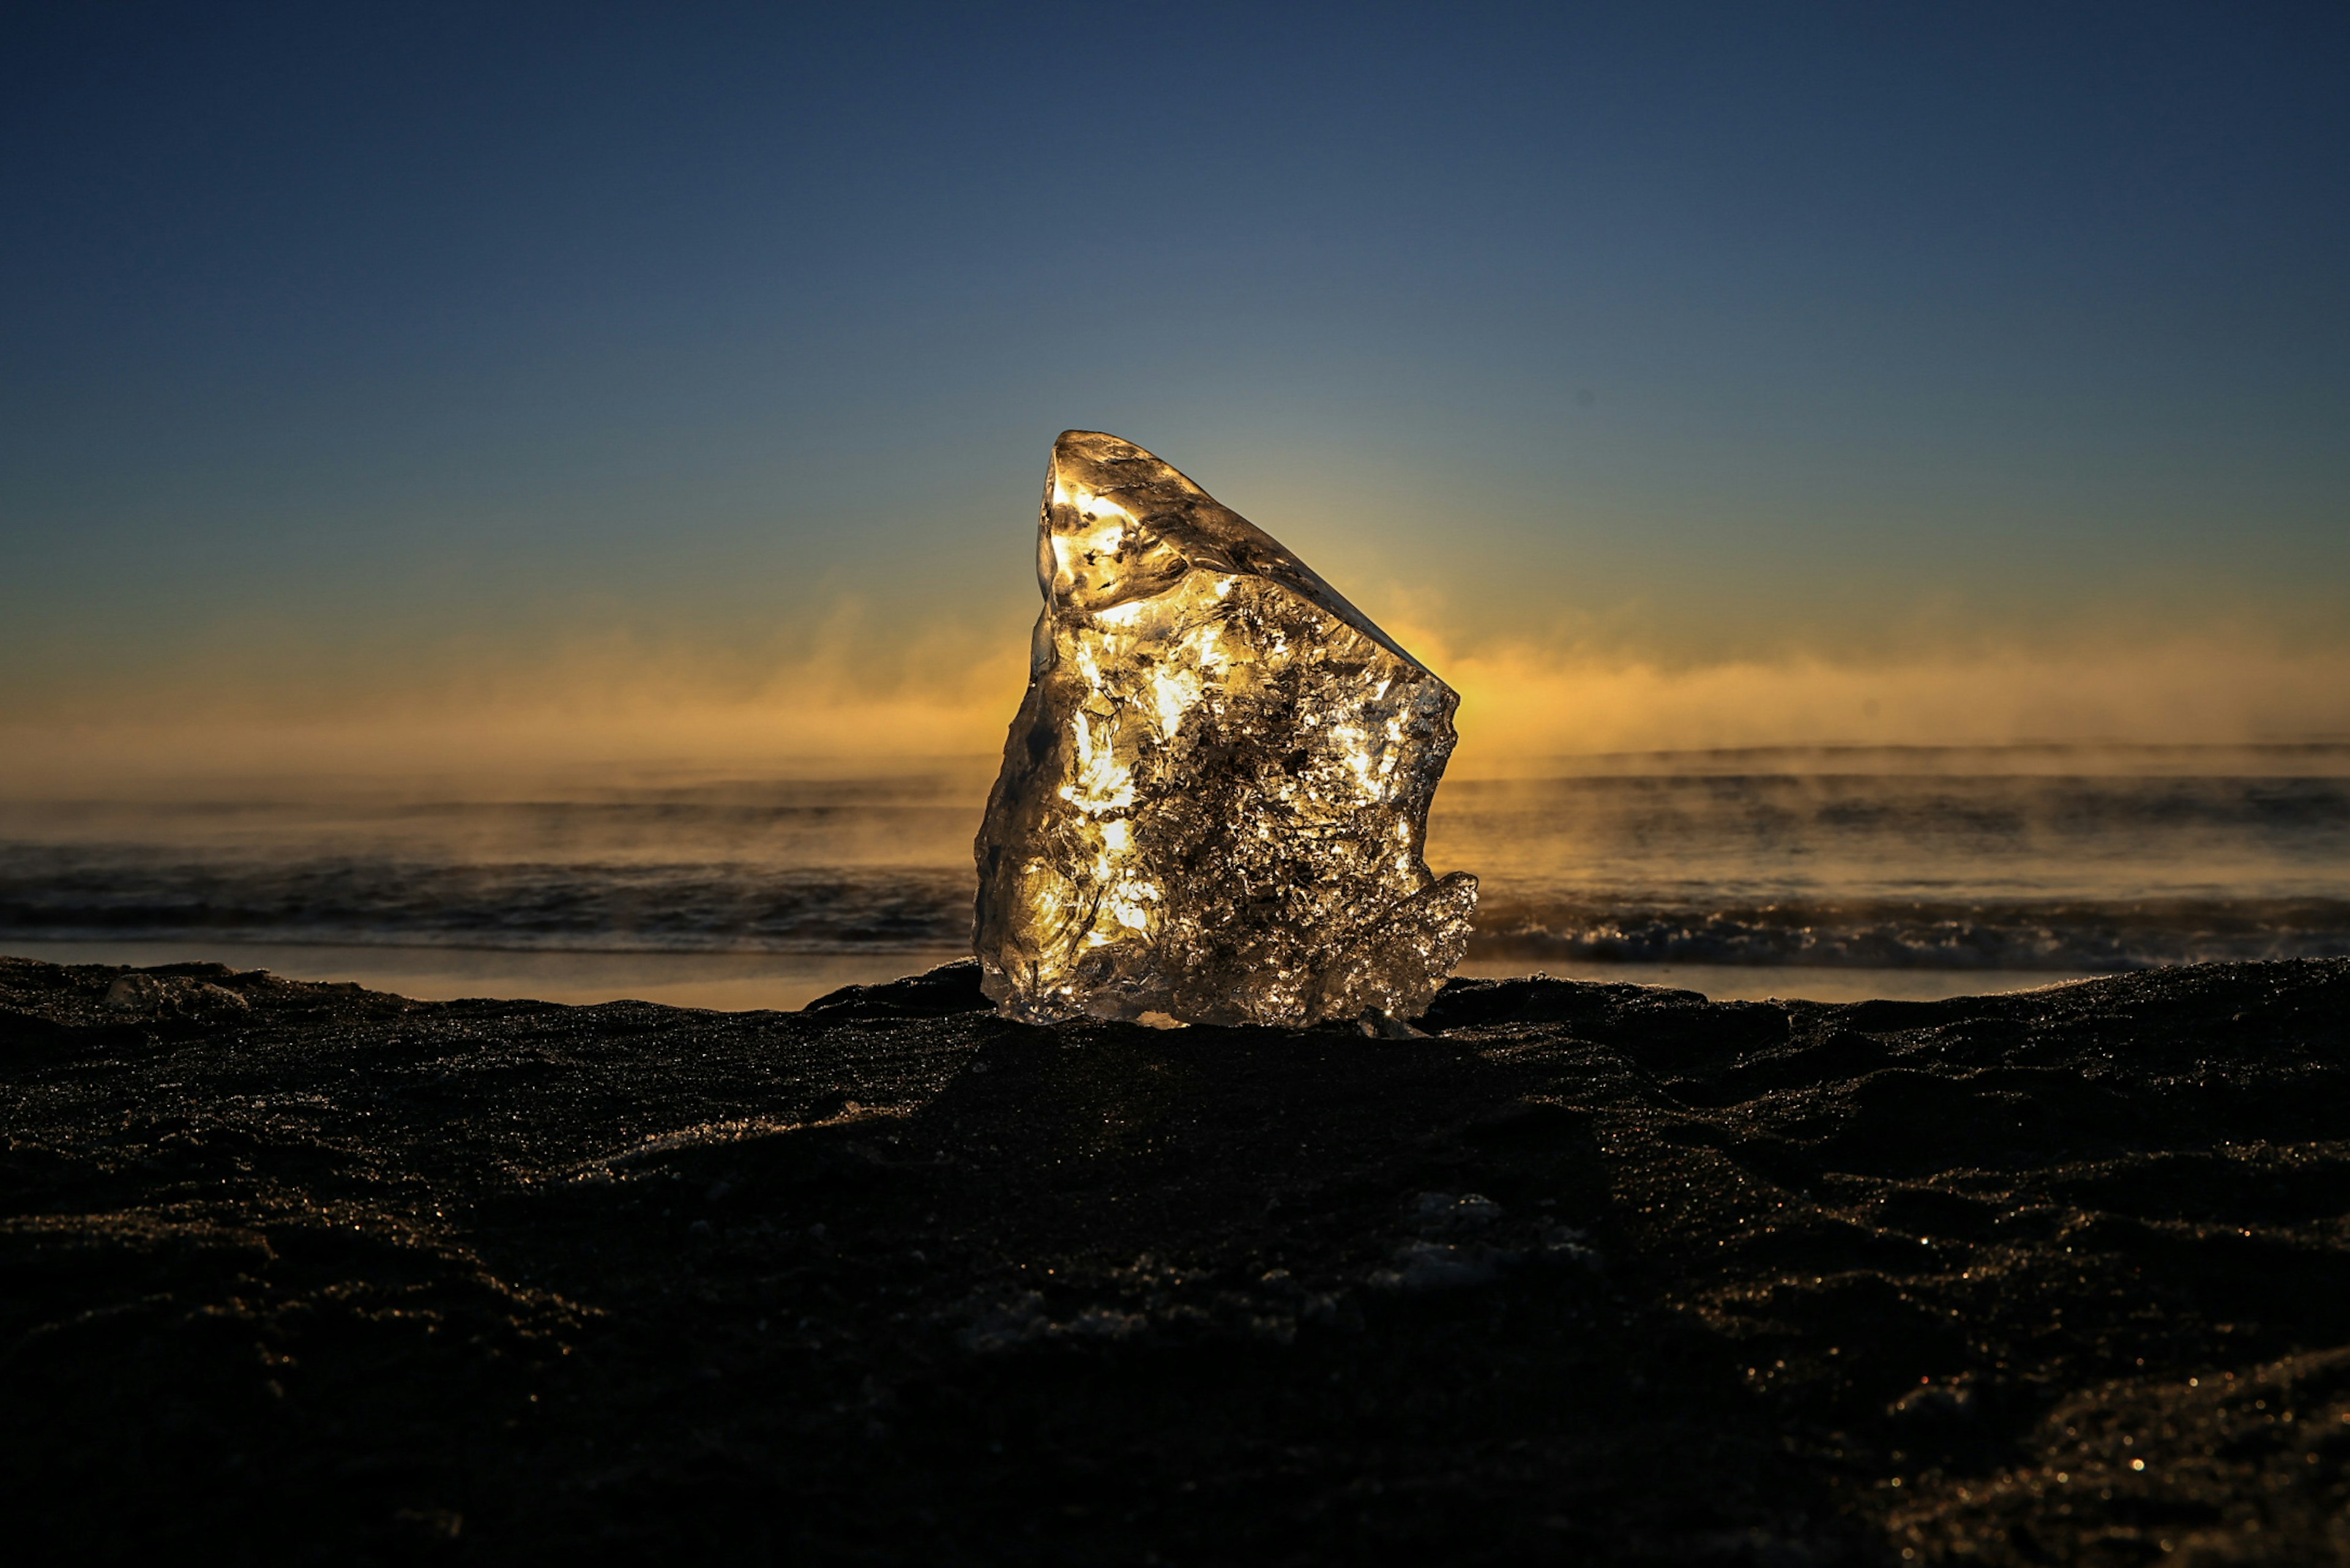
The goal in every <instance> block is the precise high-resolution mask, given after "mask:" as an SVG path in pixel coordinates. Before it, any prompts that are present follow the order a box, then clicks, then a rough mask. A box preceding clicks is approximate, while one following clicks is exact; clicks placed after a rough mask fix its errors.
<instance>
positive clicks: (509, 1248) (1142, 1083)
mask: <svg viewBox="0 0 2350 1568" xmlns="http://www.w3.org/2000/svg"><path fill="white" fill-rule="evenodd" d="M124 973H125V971H119V970H113V969H105V968H97V967H83V968H61V967H57V966H53V965H47V964H40V963H35V962H30V961H0V1074H4V1075H5V1096H6V1102H5V1103H6V1105H7V1123H6V1130H7V1138H8V1142H7V1151H6V1155H5V1166H0V1173H5V1176H4V1177H0V1196H5V1204H6V1211H5V1219H0V1238H4V1239H5V1251H0V1260H5V1262H0V1268H5V1276H0V1277H5V1286H4V1287H0V1314H5V1323H0V1345H5V1353H0V1354H5V1359H0V1430H5V1439H4V1440H5V1445H6V1449H5V1458H0V1489H5V1503H6V1511H7V1518H8V1521H9V1524H8V1539H9V1541H10V1543H11V1544H10V1555H11V1556H12V1557H14V1558H15V1559H16V1561H20V1562H26V1563H30V1562H36V1561H38V1562H46V1561H65V1560H74V1561H86V1562H117V1561H128V1560H134V1559H135V1560H140V1561H154V1560H157V1559H159V1558H166V1557H177V1558H194V1559H202V1560H213V1561H250V1562H269V1563H279V1562H318V1563H328V1562H331V1563H367V1562H405V1561H424V1562H447V1563H460V1562H468V1561H473V1562H484V1563H489V1562H496V1563H506V1562H581V1561H612V1562H621V1561H628V1562H642V1561H652V1560H685V1559H689V1558H717V1559H719V1560H724V1561H753V1562H764V1561H770V1560H792V1561H812V1562H871V1563H991V1562H1020V1563H1152V1562H1158V1563H1321V1562H1346V1561H1360V1560H1376V1559H1384V1558H1399V1557H1402V1556H1405V1555H1407V1554H1409V1556H1411V1557H1413V1558H1416V1559H1419V1560H1422V1561H1430V1562H1442V1563H1476V1562H1519V1561H1558V1562H1596V1563H1768V1564H1783V1563H1785V1564H1793V1563H1902V1562H1928V1563H1931V1562H1945V1561H1960V1560H1964V1561H1969V1562H1980V1563H2115V1564H2119V1563H2153V1562H2165V1563H2327V1562H2343V1561H2350V1525H2345V1522H2344V1520H2345V1514H2350V1477H2345V1461H2350V1032H2345V1023H2350V961H2344V960H2328V961H2290V962H2278V963H2253V964H2239V965H2226V966H2204V967H2192V968H2186V969H2178V970H2167V971H2147V972H2142V973H2136V974H2130V975H2126V976H2119V977H2116V978H2111V979H2106V980H2099V981H2085V982H2082V983H2079V984H2074V985H2069V986H2064V987H2061V988H2056V989H2052V990H2048V991H2043V992H2027V993H2022V994H2014V995H2007V996H1994V997H1978V998H1966V999H1960V1000H1956V1001H1950V1002H1864V1003H1859V1004H1856V1005H1851V1006H1840V1007H1831V1006H1821V1005H1814V1004H1805V1003H1794V1004H1788V1005H1785V1006H1779V1005H1772V1004H1764V1003H1723V1004H1713V1003H1708V1002H1704V1001H1703V1000H1702V999H1701V998H1699V997H1697V996H1695V995H1694V994H1692V993H1688V992H1663V991H1657V990H1651V989H1645V988H1638V987H1630V986H1597V985H1574V984H1568V983H1565V982H1557V981H1500V982H1492V981H1480V982H1456V983H1455V984H1454V985H1453V986H1452V987H1451V988H1450V989H1448V990H1447V991H1446V992H1445V993H1444V994H1443V995H1442V996H1441V997H1440V999H1439V1002H1438V1004H1437V1006H1436V1008H1435V1009H1434V1011H1433V1012H1431V1013H1430V1017H1429V1018H1428V1019H1427V1020H1425V1021H1424V1023H1425V1026H1426V1027H1427V1028H1428V1029H1429V1030H1430V1031H1431V1035H1430V1038H1427V1039H1416V1040H1370V1039H1365V1038H1362V1037H1361V1036H1360V1035H1358V1034H1357V1033H1353V1032H1351V1031H1341V1030H1336V1029H1331V1030H1309V1031H1298V1032H1278V1031H1226V1030H1209V1029H1194V1030H1186V1031H1164V1032H1161V1031H1153V1030H1149V1029H1143V1028H1139V1027H1129V1026H1122V1025H1091V1026H1082V1027H1067V1028H1061V1029H1054V1030H1045V1029H1035V1028H1029V1027H1024V1026H1021V1025H1017V1024H1013V1023H1005V1022H1003V1021H999V1020H997V1019H995V1018H994V1017H993V1016H992V1015H989V1014H986V1013H984V1012H979V1011H977V1009H978V1008H979V1006H980V1005H981V1003H980V999H979V998H978V996H977V992H976V988H975V985H974V984H973V983H972V975H971V971H970V970H969V969H968V968H961V969H952V970H947V971H936V972H934V973H933V974H931V975H930V976H927V977H924V978H922V979H920V980H915V981H904V982H900V983H899V984H897V985H894V986H884V987H875V988H868V989H865V990H862V991H858V992H847V993H842V994H840V995H837V996H836V997H834V998H831V999H828V1000H827V1002H821V1003H818V1004H817V1005H816V1006H815V1007H813V1008H811V1009H810V1010H808V1011H806V1012H798V1013H772V1012H769V1013H738V1014H727V1013H713V1012H691V1011H681V1010H674V1009H669V1008H662V1007H657V1006H651V1005H648V1004H641V1003H614V1004H609V1005H605V1006H598V1007H585V1008H570V1007H560V1006H555V1005H551V1004H540V1003H527V1002H408V1001H404V1000H402V999H400V998H398V997H394V996H389V995H383V994H380V993H374V992H362V991H359V990H356V989H353V988H338V987H332V986H321V985H310V984H298V983H295V982H290V981H282V980H278V979H276V978H274V977H271V976H268V975H266V974H263V973H260V972H247V973H238V972H234V971H230V970H227V969H224V968H220V967H217V966H179V967H177V968H175V969H172V970H169V971H149V973H148V977H147V978H136V977H134V978H132V979H129V980H122V979H120V977H121V976H122V975H123V974H124ZM110 990H111V994H112V997H113V1002H112V1003H109V1001H108V998H109V991H110Z"/></svg>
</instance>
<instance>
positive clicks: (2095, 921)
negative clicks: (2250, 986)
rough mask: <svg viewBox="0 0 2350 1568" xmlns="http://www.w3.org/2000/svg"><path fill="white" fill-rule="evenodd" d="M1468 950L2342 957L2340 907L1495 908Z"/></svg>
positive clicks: (2030, 963)
mask: <svg viewBox="0 0 2350 1568" xmlns="http://www.w3.org/2000/svg"><path fill="white" fill-rule="evenodd" d="M1470 950H1471V953H1472V954H1474V955H1475V956H1477V957H1479V958H1485V959H1519V960H1525V961H1542V960H1549V961H1588V962H1605V963H1705V964H1742V965H1790V966H1794V965H1802V966H1819V967H1829V968H1865V969H1939V970H1991V969H2001V970H2092V971H2122V970H2132V969H2147V968H2151V967H2156V966H2159V965H2165V964H2178V963H2202V962H2218V961H2243V960H2254V959H2288V958H2340V957H2345V956H2350V899H2340V898H2330V899H2329V898H2298V899H2264V898H2235V899H2230V898H2195V899H2132V900H2127V901H2121V902H2111V903H2106V902H2084V901H2063V902H2053V903H2005V904H1962V905H1951V904H1937V903H1926V902H1918V903H1906V904H1883V903H1872V904H1863V905H1823V904H1797V903H1791V904H1767V905H1763V906H1760V907H1755V908H1736V909H1636V910H1627V909H1622V908H1611V909H1591V908H1572V907H1570V908H1555V907H1553V908H1544V907H1538V906H1533V907H1530V906H1526V905H1523V904H1520V905H1515V906H1511V905H1499V906H1489V907H1488V908H1487V909H1484V910H1482V911H1481V913H1480V915H1479V918H1478V922H1477V932H1476V934H1475V936H1474V937H1473V938H1472V939H1471V943H1470Z"/></svg>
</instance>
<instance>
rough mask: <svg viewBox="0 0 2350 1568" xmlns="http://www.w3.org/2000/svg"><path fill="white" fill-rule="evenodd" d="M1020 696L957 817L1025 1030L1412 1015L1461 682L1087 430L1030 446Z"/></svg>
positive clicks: (1137, 458)
mask: <svg viewBox="0 0 2350 1568" xmlns="http://www.w3.org/2000/svg"><path fill="white" fill-rule="evenodd" d="M1036 577H1037V583H1038V586H1039V587H1041V588H1042V589H1043V590H1044V594H1045V611H1044V614H1043V615H1042V616H1040V617H1039V618H1037V621H1036V634H1035V642H1034V644H1033V646H1032V649H1031V653H1030V661H1029V676H1028V694H1027V696H1026V698H1025V699H1024V701H1022V702H1021V704H1020V714H1019V717H1018V718H1016V719H1014V721H1013V722H1012V732H1011V734H1010V736H1009V737H1008V738H1007V739H1006V741H1005V742H1004V747H1003V773H1002V774H1000V775H999V776H998V777H997V779H996V782H995V788H994V790H993V793H992V794H990V795H989V797H988V802H987V820H986V822H985V824H984V825H983V826H982V827H981V829H980V834H979V843H978V846H977V851H978V857H979V909H978V919H977V924H976V930H975V944H974V945H975V947H976V950H977V951H978V955H979V959H980V962H981V965H982V966H983V983H984V985H985V988H986V991H987V994H988V995H989V997H991V998H992V999H993V1000H994V1001H995V1002H996V1003H997V1004H998V1006H999V1007H1000V1008H1001V1010H1002V1011H1003V1012H1005V1013H1006V1014H1008V1015H1010V1016H1012V1017H1014V1018H1024V1019H1027V1020H1030V1021H1032V1022H1038V1023H1044V1022H1050V1021H1053V1020H1057V1019H1065V1018H1073V1017H1079V1016H1085V1015H1091V1016H1093V1017H1097V1018H1136V1017H1139V1016H1141V1015H1142V1014H1144V1013H1147V1012H1163V1013H1166V1014H1168V1015H1170V1017H1173V1018H1175V1019H1179V1020H1180V1021H1182V1022H1185V1023H1311V1022H1314V1021H1315V1020H1317V1019H1326V1018H1347V1019H1357V1018H1361V1017H1363V1015H1364V1014H1365V1013H1366V1012H1373V1013H1380V1014H1385V1015H1387V1016H1388V1018H1393V1019H1402V1018H1411V1017H1416V1016H1417V1015H1419V1013H1420V1012H1423V1011H1424V1010H1425V1009H1426V1008H1427V1006H1428V1002H1429V999H1430V997H1431V996H1433V995H1434V994H1435V992H1436V988H1437V987H1438V986H1439V985H1440V984H1442V983H1443V981H1444V977H1445V976H1446V975H1447V974H1448V973H1450V972H1451V969H1452V966H1453V965H1454V964H1455V963H1457V962H1459V961H1460V959H1461V949H1462V947H1463V946H1464V945H1465V944H1466V942H1467V940H1468V936H1469V918H1470V915H1471V912H1472V911H1473V910H1474V909H1475V908H1476V904H1477V880H1476V878H1475V877H1471V876H1468V875H1466V874H1465V873H1460V872H1456V873H1454V874H1453V875H1451V876H1449V877H1442V878H1438V877H1434V876H1432V875H1431V874H1430V871H1429V869H1428V863H1427V862H1426V860H1425V859H1423V858H1422V846H1423V843H1424V841H1425V839H1426V836H1427V830H1428V805H1429V801H1430V798H1431V797H1432V796H1433V795H1434V794H1435V793H1436V785H1437V781H1438V780H1439V779H1440V778H1441V777H1442V776H1443V774H1444V763H1445V759H1446V758H1447V757H1448V756H1450V755H1451V751H1452V745H1453V740H1454V736H1453V731H1452V711H1453V710H1454V708H1456V707H1457V706H1459V704H1460V698H1459V697H1457V696H1456V695H1455V694H1454V693H1453V691H1452V690H1451V688H1450V687H1448V686H1446V685H1445V684H1444V682H1443V681H1441V680H1438V679H1437V678H1436V677H1435V676H1434V675H1433V674H1431V673H1430V672H1429V670H1427V669H1426V668H1425V667H1423V666H1422V665H1421V664H1420V662H1419V660H1418V659H1414V658H1412V656H1411V655H1410V654H1409V653H1406V652H1405V651H1404V650H1403V649H1401V648H1399V647H1398V646H1397V645H1396V643H1395V641H1394V640H1393V639H1390V638H1389V637H1388V635H1387V634H1386V633H1385V632H1383V631H1381V630H1380V629H1379V628H1378V627H1376V626H1374V625H1372V624H1371V621H1370V618H1368V617H1367V616H1365V615H1364V614H1363V613H1362V611H1360V610H1358V609H1357V608H1356V607H1354V606H1352V605H1350V604H1348V603H1347V601H1346V600H1345V599H1344V598H1343V597H1340V596H1339V594H1338V592H1337V590H1336V589H1334V588H1333V587H1330V585H1329V584H1327V583H1326V582H1324V581H1323V580H1322V579H1321V578H1320V577H1319V576H1315V574H1314V573H1313V572H1312V571H1311V570H1310V569H1308V568H1307V566H1305V563H1304V562H1302V561H1300V560H1299V559H1298V558H1297V557H1296V556H1293V555H1291V554H1290V553H1289V551H1287V550H1286V549H1284V548H1283V547H1282V545H1280V543H1279V542H1278V541H1276V540H1274V538H1273V537H1272V536H1271V535H1267V534H1266V533H1264V532H1263V530H1262V529H1259V528H1258V527H1256V526H1255V525H1254V524H1251V523H1250V522H1249V521H1248V520H1247V519H1246V518H1243V517H1242V516H1241V515H1240V514H1237V513H1235V512H1232V510H1230V509H1229V508H1227V507H1224V506H1221V505H1219V504H1217V503H1216V502H1215V500H1214V499H1213V498H1212V497H1211V496H1210V495H1209V494H1208V493H1206V492H1205V491H1203V490H1201V488H1200V487H1199V486H1198V485H1196V484H1194V483H1191V481H1190V480H1189V479H1186V478H1185V477H1184V476H1183V475H1182V474H1180V473H1178V472H1176V471H1175V470H1174V469H1173V468H1171V467H1170V466H1169V465H1168V464H1167V463H1165V462H1160V461H1159V459H1158V458H1156V457H1154V456H1152V455H1151V454H1150V453H1149V452H1145V451H1143V450H1142V449H1141V448H1140V447H1139V446H1136V445H1134V444H1133V443H1131V442H1129V441H1120V440H1118V438H1117V437H1116V436H1112V435H1104V434H1102V433H1101V432H1099V431H1067V432H1066V433H1065V434H1064V435H1063V436H1062V437H1061V439H1060V440H1059V441H1057V442H1055V444H1054V447H1053V468H1052V472H1051V473H1050V474H1049V475H1048V476H1047V479H1046V481H1045V504H1044V515H1043V517H1042V519H1041V523H1040V526H1039V531H1038V537H1037V546H1036Z"/></svg>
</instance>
